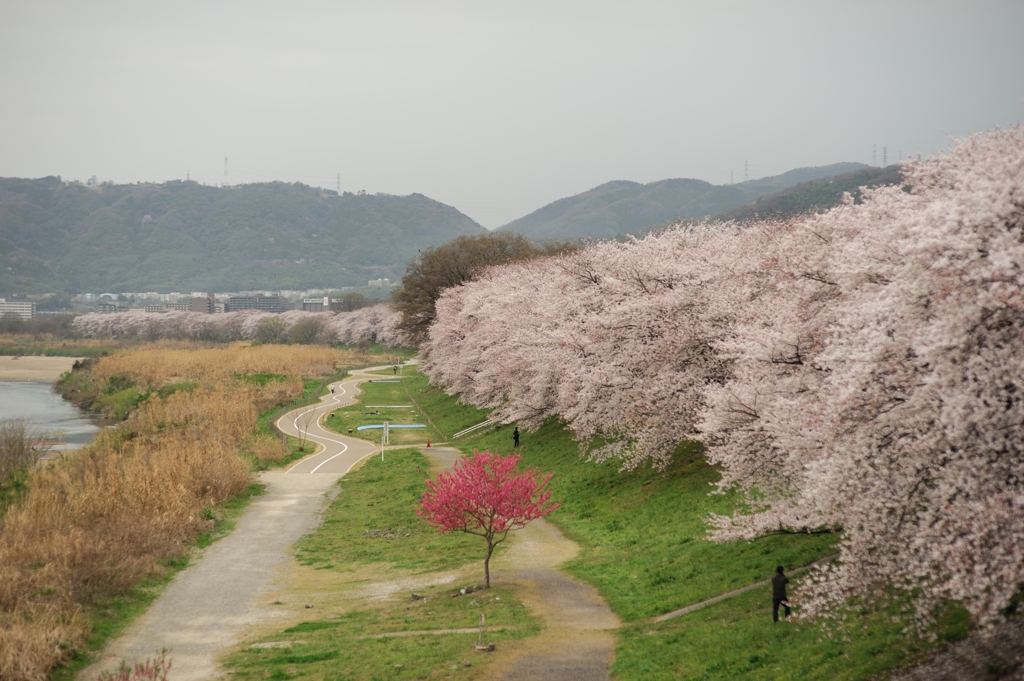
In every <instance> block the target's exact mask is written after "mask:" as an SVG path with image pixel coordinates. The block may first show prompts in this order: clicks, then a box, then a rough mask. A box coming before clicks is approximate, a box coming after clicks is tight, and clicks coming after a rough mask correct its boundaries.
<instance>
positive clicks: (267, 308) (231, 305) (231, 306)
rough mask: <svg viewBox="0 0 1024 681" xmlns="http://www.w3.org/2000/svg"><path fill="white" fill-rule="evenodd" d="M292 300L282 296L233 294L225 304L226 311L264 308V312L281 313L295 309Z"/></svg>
mask: <svg viewBox="0 0 1024 681" xmlns="http://www.w3.org/2000/svg"><path fill="white" fill-rule="evenodd" d="M294 309H295V308H294V307H292V304H291V302H289V300H288V299H287V298H282V297H281V296H260V295H255V296H232V297H231V298H229V299H228V302H227V303H226V304H225V306H224V311H225V312H236V311H238V310H262V311H263V312H274V313H277V314H280V313H282V312H287V311H288V310H294Z"/></svg>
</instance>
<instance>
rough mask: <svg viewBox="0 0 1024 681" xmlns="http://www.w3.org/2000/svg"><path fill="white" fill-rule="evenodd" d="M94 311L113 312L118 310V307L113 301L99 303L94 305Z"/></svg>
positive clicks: (101, 312)
mask: <svg viewBox="0 0 1024 681" xmlns="http://www.w3.org/2000/svg"><path fill="white" fill-rule="evenodd" d="M96 311H97V312H99V313H100V314H113V313H114V312H117V311H118V308H117V305H115V304H114V303H100V304H99V305H97V306H96Z"/></svg>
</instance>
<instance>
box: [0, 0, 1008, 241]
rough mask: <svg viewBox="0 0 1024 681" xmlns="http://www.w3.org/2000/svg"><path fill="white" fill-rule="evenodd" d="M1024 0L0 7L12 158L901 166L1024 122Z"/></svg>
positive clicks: (538, 169)
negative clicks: (957, 141)
mask: <svg viewBox="0 0 1024 681" xmlns="http://www.w3.org/2000/svg"><path fill="white" fill-rule="evenodd" d="M1022 36H1024V2H1022V1H1021V0H1005V1H998V2H997V1H985V0H970V1H964V2H952V1H950V2H943V1H940V0H928V1H920V2H899V1H893V0H889V1H886V2H864V1H862V0H858V2H842V3H839V2H824V1H822V0H816V1H812V2H767V1H761V2H727V1H720V0H718V1H714V2H683V1H677V2H642V1H637V0H631V1H630V2H597V1H594V0H588V1H586V2H561V1H559V0H548V1H543V2H524V1H522V0H518V1H516V2H501V3H498V2H482V1H480V0H477V1H475V2H429V1H419V2H386V1H374V2H367V1H365V0H364V1H363V2H344V1H335V2H322V3H318V2H301V1H294V0H293V1H290V2H273V3H271V2H256V1H251V0H247V1H245V2H217V1H216V0H204V1H203V2H182V1H176V2H173V3H164V2H123V3H120V2H106V1H104V0H96V1H95V2H84V1H82V0H75V1H74V2H46V1H45V0H31V1H29V0H0V67H2V68H0V176H4V177H12V176H16V177H42V176H45V175H60V176H62V177H63V178H64V179H67V180H70V179H80V180H83V181H84V180H86V179H87V178H89V177H90V176H93V175H96V176H97V177H98V178H99V179H100V180H101V181H104V180H112V181H114V182H118V183H122V182H135V181H155V182H163V181H165V180H171V179H178V178H180V179H184V178H185V177H186V174H189V175H190V177H191V178H192V179H193V180H198V181H201V182H209V183H220V182H223V181H224V177H223V174H224V157H225V156H227V157H228V158H229V162H228V165H229V177H228V180H229V181H230V182H231V183H242V182H261V181H270V180H283V181H289V182H292V181H300V182H304V183H306V184H310V185H314V186H320V187H327V188H334V187H335V185H336V181H337V176H338V174H340V175H341V188H342V190H343V191H358V190H366V191H368V192H371V193H373V192H387V193H391V194H409V193H413V192H419V193H422V194H426V195H427V196H430V197H432V198H434V199H437V200H439V201H442V202H444V203H447V204H450V205H452V206H455V207H456V208H458V209H459V210H461V211H463V212H464V213H466V214H468V215H469V216H470V217H472V218H474V219H475V220H477V221H478V222H480V223H481V224H483V225H484V226H485V227H489V228H494V227H498V226H500V225H502V224H505V223H507V222H509V221H511V220H513V219H515V218H518V217H520V216H522V215H525V214H526V213H529V212H531V211H533V210H535V209H537V208H539V207H541V206H542V205H544V204H546V203H548V202H550V201H553V200H555V199H558V198H561V197H563V196H568V195H571V194H575V193H578V192H581V191H585V190H587V189H590V188H591V187H594V186H596V185H598V184H601V183H603V182H607V181H609V180H619V179H625V180H635V181H638V182H651V181H654V180H660V179H664V178H669V177H694V178H699V179H703V180H707V181H709V182H713V183H715V184H726V183H728V182H729V181H730V179H731V178H734V179H735V181H737V182H739V181H741V180H742V179H743V177H744V164H745V163H749V177H750V178H751V179H754V178H758V177H763V176H765V175H774V174H778V173H780V172H784V171H786V170H789V169H792V168H796V167H801V166H814V165H825V164H829V163H835V162H838V161H860V162H863V163H871V162H872V160H873V156H872V154H873V147H874V145H877V152H875V153H876V156H875V157H874V158H875V159H876V162H877V163H878V164H881V163H882V160H883V158H882V154H883V147H884V148H886V149H887V155H888V161H889V162H890V163H892V162H895V161H896V160H898V159H899V156H900V154H902V155H903V156H904V157H906V156H908V155H910V154H914V153H921V154H924V155H931V154H934V153H936V152H937V151H939V150H940V149H943V148H947V147H948V146H949V136H950V135H952V136H963V135H967V134H970V133H973V132H979V131H983V130H987V129H991V128H993V127H996V126H1009V125H1013V124H1015V123H1017V122H1018V121H1021V120H1024V37H1022Z"/></svg>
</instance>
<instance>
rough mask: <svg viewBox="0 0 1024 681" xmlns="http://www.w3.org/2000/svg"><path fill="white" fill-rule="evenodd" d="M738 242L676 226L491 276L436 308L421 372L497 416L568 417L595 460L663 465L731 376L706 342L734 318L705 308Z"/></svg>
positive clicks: (536, 420)
mask: <svg viewBox="0 0 1024 681" xmlns="http://www.w3.org/2000/svg"><path fill="white" fill-rule="evenodd" d="M739 238H740V235H739V233H738V231H737V230H736V229H735V228H732V227H729V228H724V229H723V228H718V227H715V228H711V227H708V226H698V227H695V228H679V229H675V230H672V231H669V232H666V233H664V234H659V235H652V236H649V237H647V238H644V239H642V240H634V241H630V242H627V243H602V244H594V245H591V246H590V247H588V248H586V249H583V250H581V251H578V252H575V253H571V254H566V255H562V256H557V257H551V258H541V259H537V260H532V261H529V262H527V263H523V264H514V265H506V266H503V267H498V268H493V269H491V270H489V271H487V272H485V273H483V274H482V275H480V276H479V278H478V280H477V281H474V282H471V283H469V284H465V285H463V286H460V287H457V288H453V289H449V290H448V291H447V292H446V294H445V295H443V296H442V297H441V299H440V300H439V301H438V304H437V321H436V323H435V324H434V325H433V327H432V328H431V331H430V336H429V339H428V342H427V343H426V344H424V345H423V346H421V349H422V350H423V354H424V355H425V356H426V364H425V371H426V372H427V373H428V375H430V376H431V378H432V379H433V380H434V381H435V382H436V383H437V384H439V385H441V386H442V387H444V388H445V389H446V390H449V391H450V392H456V393H460V395H461V397H462V399H463V400H464V401H466V402H469V403H471V404H474V405H476V406H479V407H488V408H493V409H495V412H494V413H493V414H492V416H493V417H495V418H499V419H501V420H502V421H505V422H513V421H514V422H518V423H520V424H522V425H524V426H525V427H528V428H535V427H537V426H539V425H540V424H541V423H543V422H544V421H545V420H546V419H548V418H550V417H552V416H557V417H559V418H561V419H563V420H564V421H565V422H566V423H567V425H568V426H569V427H570V428H571V429H572V431H573V433H574V434H575V435H576V437H577V438H578V439H579V440H580V442H581V448H582V449H583V450H585V451H588V453H589V456H591V457H592V458H594V459H596V460H602V459H606V458H609V457H613V456H617V457H620V458H621V460H622V461H623V465H624V467H625V468H632V467H635V466H638V465H641V464H642V463H644V462H653V463H654V464H655V465H656V466H664V465H666V464H667V463H668V462H669V460H670V459H671V456H672V454H673V452H674V451H675V449H676V448H677V446H678V444H679V443H680V441H682V440H684V439H686V438H692V437H695V436H696V432H695V430H694V423H695V420H696V415H697V410H698V408H699V407H700V405H701V403H702V399H703V398H702V393H703V390H704V387H705V386H706V385H707V384H708V383H709V382H720V381H722V380H724V378H725V376H726V373H727V371H728V367H727V366H726V365H725V364H723V363H722V362H721V361H720V359H719V358H718V356H717V353H716V352H715V351H714V349H713V347H712V345H711V343H712V341H713V340H714V339H716V338H718V337H720V336H721V335H722V334H724V333H726V332H727V329H728V326H729V322H728V319H729V313H728V311H727V310H725V308H723V307H721V306H719V307H718V308H716V307H714V306H712V305H711V304H710V303H711V301H712V296H713V295H714V293H715V290H716V286H717V285H718V282H719V281H720V280H722V279H724V278H727V277H728V276H729V270H730V268H731V267H732V264H731V262H730V257H729V255H730V253H731V252H733V251H734V250H735V248H736V243H737V242H738V240H739ZM595 441H599V442H602V443H603V444H602V445H601V446H600V447H598V448H591V447H590V445H591V443H592V442H595Z"/></svg>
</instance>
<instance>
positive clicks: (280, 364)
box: [93, 343, 362, 390]
mask: <svg viewBox="0 0 1024 681" xmlns="http://www.w3.org/2000/svg"><path fill="white" fill-rule="evenodd" d="M156 347H157V348H159V351H158V352H154V348H153V347H142V348H139V349H137V350H129V351H127V352H120V353H117V354H115V355H110V356H109V357H103V358H101V359H100V360H98V361H97V362H96V367H95V368H94V369H93V375H94V376H95V377H96V378H97V379H99V380H107V379H109V378H110V377H111V376H123V377H125V378H127V379H129V380H131V381H132V382H135V383H138V384H139V385H140V386H141V387H143V388H145V389H147V390H153V389H155V388H159V387H160V386H163V385H166V384H168V383H173V382H174V381H180V380H183V379H186V378H187V379H192V380H199V381H217V380H220V379H227V378H231V377H232V376H236V375H245V374H287V375H289V376H295V377H298V376H327V375H329V374H332V373H334V371H335V368H336V367H337V366H338V365H352V364H355V363H358V361H359V360H360V359H362V356H361V355H360V354H359V353H357V352H355V351H346V350H333V349H331V348H324V347H315V346H309V347H307V346H300V347H296V346H281V345H259V346H253V347H248V346H247V345H243V344H238V345H232V346H230V347H214V348H198V349H196V348H183V347H181V346H180V344H177V343H167V344H159V345H157V346H156Z"/></svg>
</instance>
